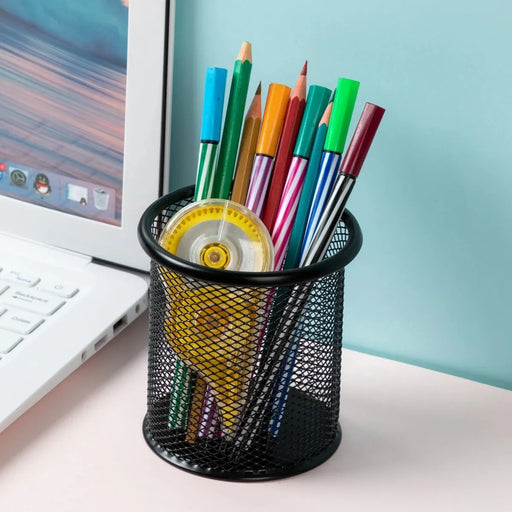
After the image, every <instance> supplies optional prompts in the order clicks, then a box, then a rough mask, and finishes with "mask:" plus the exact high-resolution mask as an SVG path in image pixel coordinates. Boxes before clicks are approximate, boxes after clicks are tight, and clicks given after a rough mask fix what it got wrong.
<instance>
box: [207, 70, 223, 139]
mask: <svg viewBox="0 0 512 512" xmlns="http://www.w3.org/2000/svg"><path fill="white" fill-rule="evenodd" d="M227 75H228V70H227V69H225V68H207V69H206V80H205V85H204V100H203V119H202V121H201V140H203V141H206V140H207V141H214V142H219V140H220V129H221V125H222V111H223V108H224V91H225V90H226V78H227Z"/></svg>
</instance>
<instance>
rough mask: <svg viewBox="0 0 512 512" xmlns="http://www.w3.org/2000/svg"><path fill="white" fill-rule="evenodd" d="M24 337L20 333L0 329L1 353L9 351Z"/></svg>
mask: <svg viewBox="0 0 512 512" xmlns="http://www.w3.org/2000/svg"><path fill="white" fill-rule="evenodd" d="M20 341H23V338H22V337H21V336H20V335H19V334H15V333H13V332H8V331H4V330H3V329H0V354H7V353H9V352H10V351H11V350H12V349H13V348H14V347H15V346H16V345H17V344H18V343H19V342H20Z"/></svg>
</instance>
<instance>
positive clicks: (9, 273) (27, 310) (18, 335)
mask: <svg viewBox="0 0 512 512" xmlns="http://www.w3.org/2000/svg"><path fill="white" fill-rule="evenodd" d="M77 293H78V287H77V286H74V285H73V284H72V283H70V282H67V281H65V280H62V279H60V278H57V277H50V276H39V275H34V274H31V273H27V272H24V271H23V270H20V269H14V268H10V267H7V266H2V265H1V264H0V359H1V358H2V357H5V355H7V354H9V353H11V352H12V351H13V350H15V348H16V347H17V346H18V345H19V344H20V343H21V342H23V341H24V340H26V339H27V338H29V337H30V336H32V335H33V333H34V332H37V329H38V328H39V327H40V326H41V325H43V323H44V322H48V321H50V320H51V319H52V318H54V317H55V315H57V314H59V312H60V311H61V310H62V308H63V306H64V305H65V304H66V302H67V301H69V300H72V299H73V297H74V296H75V295H76V294H77Z"/></svg>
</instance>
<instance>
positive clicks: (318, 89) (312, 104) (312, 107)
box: [293, 85, 331, 158]
mask: <svg viewBox="0 0 512 512" xmlns="http://www.w3.org/2000/svg"><path fill="white" fill-rule="evenodd" d="M330 96H331V90H330V89H327V87H322V86H321V85H311V86H310V87H309V91H308V97H307V100H306V108H305V109H304V115H303V116H302V121H301V123H300V129H299V134H298V136H297V141H296V143H295V149H294V151H293V154H294V155H295V156H301V157H303V158H309V156H310V154H311V149H312V148H313V141H314V140H315V133H316V130H317V128H318V123H319V122H320V119H321V118H322V114H323V113H324V111H325V108H326V107H327V104H328V103H329V98H330Z"/></svg>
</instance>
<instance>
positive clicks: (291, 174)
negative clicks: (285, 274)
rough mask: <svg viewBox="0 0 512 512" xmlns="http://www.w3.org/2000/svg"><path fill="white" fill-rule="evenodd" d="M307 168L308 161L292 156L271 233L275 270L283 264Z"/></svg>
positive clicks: (279, 268)
mask: <svg viewBox="0 0 512 512" xmlns="http://www.w3.org/2000/svg"><path fill="white" fill-rule="evenodd" d="M307 166H308V160H307V159H306V158H302V157H299V156H294V157H293V159H292V162H291V164H290V169H289V171H288V175H287V177H286V183H285V186H284V190H283V195H282V197H281V201H280V203H279V209H278V211H277V217H276V222H275V224H274V229H273V231H272V242H273V243H274V250H275V259H274V269H275V270H281V269H282V267H283V264H284V259H285V256H286V250H287V249H288V243H289V241H290V236H291V233H292V229H293V222H294V220H295V215H296V213H297V206H298V204H299V200H300V193H301V191H302V186H303V184H304V178H305V176H306V169H307Z"/></svg>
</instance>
